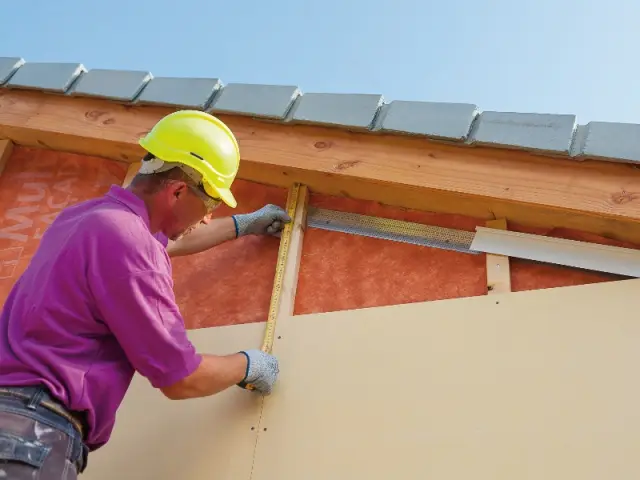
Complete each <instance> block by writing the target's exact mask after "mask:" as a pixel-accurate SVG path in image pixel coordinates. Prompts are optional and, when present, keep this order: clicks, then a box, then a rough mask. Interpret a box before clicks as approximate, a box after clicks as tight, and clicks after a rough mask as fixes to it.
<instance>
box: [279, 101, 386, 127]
mask: <svg viewBox="0 0 640 480" xmlns="http://www.w3.org/2000/svg"><path fill="white" fill-rule="evenodd" d="M382 102H383V98H382V95H372V94H364V93H354V94H350V93H305V94H304V95H302V96H301V97H299V98H298V101H297V102H296V105H295V106H294V108H293V115H292V119H291V120H292V121H293V122H296V123H319V124H324V125H331V126H341V127H346V128H357V129H363V128H364V129H368V128H371V127H372V125H373V121H374V119H375V116H376V113H377V112H378V109H379V108H380V106H381V105H382Z"/></svg>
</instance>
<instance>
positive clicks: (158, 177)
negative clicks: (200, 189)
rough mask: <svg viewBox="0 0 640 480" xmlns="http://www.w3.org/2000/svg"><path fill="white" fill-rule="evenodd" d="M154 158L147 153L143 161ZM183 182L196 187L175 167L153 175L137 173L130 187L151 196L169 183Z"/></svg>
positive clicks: (187, 176) (189, 178) (184, 173)
mask: <svg viewBox="0 0 640 480" xmlns="http://www.w3.org/2000/svg"><path fill="white" fill-rule="evenodd" d="M154 158H155V157H154V156H153V155H152V154H151V153H148V154H146V155H145V156H144V158H143V161H149V160H153V159H154ZM176 181H177V182H184V183H186V184H187V185H190V186H192V187H197V185H196V184H195V182H194V181H193V180H192V179H191V177H189V175H187V174H186V172H184V171H183V170H182V169H181V168H179V167H175V168H171V169H170V170H165V171H163V172H155V173H137V174H136V175H135V176H134V177H133V179H132V180H131V186H132V187H135V188H140V189H141V190H142V192H143V193H145V194H147V195H153V194H154V193H158V192H159V191H160V190H162V189H163V188H164V187H165V186H167V185H168V184H169V183H171V182H176Z"/></svg>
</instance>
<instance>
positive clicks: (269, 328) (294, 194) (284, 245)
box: [262, 184, 300, 353]
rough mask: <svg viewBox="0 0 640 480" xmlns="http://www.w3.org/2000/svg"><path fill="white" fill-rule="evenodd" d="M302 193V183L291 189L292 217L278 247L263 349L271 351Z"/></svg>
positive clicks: (289, 208)
mask: <svg viewBox="0 0 640 480" xmlns="http://www.w3.org/2000/svg"><path fill="white" fill-rule="evenodd" d="M299 193H300V185H299V184H294V185H293V186H292V187H291V188H290V189H289V195H288V198H287V208H286V210H287V214H288V215H289V217H290V218H291V221H290V222H289V223H287V224H285V226H284V228H283V230H282V234H281V235H280V246H279V248H278V259H277V262H276V271H275V274H274V280H273V289H272V291H271V302H270V304H269V315H268V318H267V324H266V326H265V334H264V340H263V342H262V350H263V351H264V352H267V353H270V352H271V349H272V347H273V338H274V335H275V321H276V318H277V316H278V309H279V306H280V298H281V295H282V284H283V282H284V271H285V268H286V264H287V257H288V253H289V247H290V244H291V235H292V232H293V223H294V221H295V214H296V210H297V207H298V197H299Z"/></svg>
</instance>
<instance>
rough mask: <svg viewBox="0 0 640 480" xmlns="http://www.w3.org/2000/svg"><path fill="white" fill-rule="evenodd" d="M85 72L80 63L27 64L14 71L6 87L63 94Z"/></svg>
mask: <svg viewBox="0 0 640 480" xmlns="http://www.w3.org/2000/svg"><path fill="white" fill-rule="evenodd" d="M85 71H86V69H85V68H84V66H83V65H82V64H81V63H49V62H29V63H25V64H24V65H22V66H21V67H20V68H19V69H18V70H17V71H16V73H15V74H14V75H13V76H12V77H11V78H10V79H9V81H8V82H7V83H6V86H7V87H10V88H29V89H38V90H45V91H48V92H57V93H65V92H66V91H67V90H68V89H69V87H71V85H72V84H73V82H74V81H75V80H76V79H77V78H78V76H79V75H80V74H82V73H83V72H85Z"/></svg>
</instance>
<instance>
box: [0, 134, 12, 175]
mask: <svg viewBox="0 0 640 480" xmlns="http://www.w3.org/2000/svg"><path fill="white" fill-rule="evenodd" d="M12 151H13V142H12V141H11V140H0V175H2V172H4V167H5V166H6V165H7V162H8V161H9V157H10V156H11V152H12Z"/></svg>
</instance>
